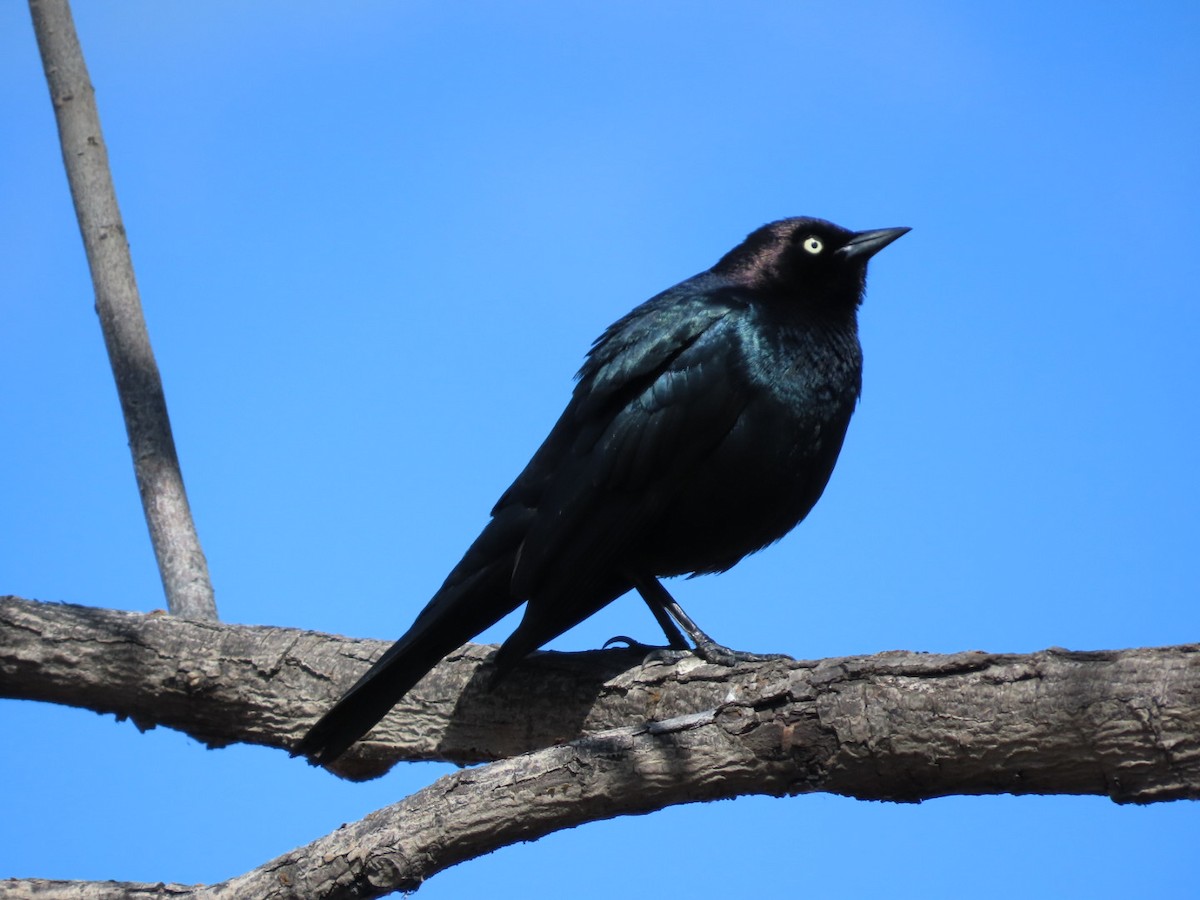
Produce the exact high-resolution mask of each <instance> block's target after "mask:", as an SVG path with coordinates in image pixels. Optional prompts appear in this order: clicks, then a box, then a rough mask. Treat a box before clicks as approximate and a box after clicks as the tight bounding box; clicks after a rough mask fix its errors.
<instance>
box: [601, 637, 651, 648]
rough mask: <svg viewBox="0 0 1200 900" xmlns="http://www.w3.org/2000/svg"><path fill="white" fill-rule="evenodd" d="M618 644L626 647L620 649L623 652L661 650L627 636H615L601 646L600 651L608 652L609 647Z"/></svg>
mask: <svg viewBox="0 0 1200 900" xmlns="http://www.w3.org/2000/svg"><path fill="white" fill-rule="evenodd" d="M617 644H624V645H625V646H623V647H621V648H620V649H622V650H658V649H660V648H659V647H656V646H654V645H653V644H643V643H642V642H641V641H639V640H637V639H636V638H631V637H630V636H629V635H627V634H615V635H613V636H612V637H610V638H609V639H608V640H607V641H605V642H604V643H603V644H601V645H600V649H601V650H607V649H608V648H609V647H613V646H615V645H617Z"/></svg>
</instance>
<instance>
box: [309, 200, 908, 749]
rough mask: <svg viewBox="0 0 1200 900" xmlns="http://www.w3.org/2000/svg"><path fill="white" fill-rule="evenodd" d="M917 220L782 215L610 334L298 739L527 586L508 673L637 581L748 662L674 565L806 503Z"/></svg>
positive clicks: (707, 644)
mask: <svg viewBox="0 0 1200 900" xmlns="http://www.w3.org/2000/svg"><path fill="white" fill-rule="evenodd" d="M908 230H909V229H907V228H885V229H881V230H878V231H859V232H853V231H847V230H846V229H844V228H840V227H838V226H837V225H834V224H833V223H831V222H826V221H824V220H822V219H810V218H795V219H782V220H780V221H778V222H772V223H771V224H769V225H764V226H763V227H762V228H759V229H758V230H757V231H755V232H753V233H752V234H751V235H750V236H749V237H747V238H746V240H745V241H743V242H742V243H741V244H739V245H738V246H737V247H735V248H733V249H732V250H730V251H729V252H728V253H727V254H725V256H723V257H722V258H721V260H720V261H719V262H718V263H717V264H716V265H715V266H713V267H712V268H711V269H709V270H708V271H707V272H703V273H701V274H699V275H696V276H695V277H693V278H689V279H688V280H687V281H684V282H681V283H680V284H677V285H676V286H675V287H673V288H670V289H669V290H666V291H664V292H663V293H661V294H659V295H658V296H656V297H652V298H651V299H650V300H648V301H646V302H645V303H643V304H642V305H641V306H639V307H637V308H636V309H635V310H633V311H632V312H631V313H629V314H628V315H627V316H625V317H624V318H622V319H620V320H619V321H618V322H616V323H615V324H613V325H612V326H611V327H609V329H608V330H607V331H605V332H604V334H602V335H601V336H600V337H599V339H598V340H597V341H596V342H595V344H593V345H592V348H591V351H590V352H589V353H588V355H587V359H586V361H585V362H584V364H583V368H582V369H581V370H580V371H579V374H578V376H577V377H578V384H576V386H575V390H574V393H573V394H572V396H571V401H570V403H568V404H567V408H566V410H565V411H564V412H563V414H562V416H561V418H559V420H558V423H557V424H556V425H555V426H554V428H553V429H552V430H551V432H550V435H549V437H547V438H546V440H545V442H544V443H543V444H542V446H541V447H540V448H539V449H538V451H537V452H536V453H535V454H534V455H533V459H531V460H530V461H529V464H528V465H527V466H526V467H525V470H524V471H523V472H522V473H521V474H520V475H519V476H517V480H516V481H514V482H513V484H512V486H511V487H509V489H508V490H507V491H505V492H504V495H503V496H502V497H501V498H500V501H499V502H498V503H497V504H496V506H495V507H494V508H493V509H492V518H491V521H490V522H488V524H487V526H486V527H485V528H484V529H483V533H482V534H480V535H479V537H478V538H476V539H475V543H473V544H472V545H471V547H470V549H468V550H467V553H466V555H465V556H464V557H463V558H462V561H461V562H459V564H458V565H457V566H456V567H455V568H454V570H453V571H452V572H451V573H450V575H449V577H448V578H447V579H446V581H445V583H444V584H443V585H442V587H441V588H440V589H439V590H438V592H437V593H436V594H435V595H434V596H433V599H432V600H430V601H429V604H428V605H427V606H426V607H425V609H423V610H422V611H421V614H420V615H419V616H417V619H416V621H415V622H414V623H413V625H412V627H411V628H409V630H408V632H407V633H406V634H405V635H404V636H403V637H402V638H400V640H398V641H397V642H396V643H395V644H393V645H392V647H391V648H390V649H389V650H388V651H387V652H386V653H384V654H383V656H382V657H380V659H379V661H378V662H376V663H375V665H374V666H372V667H371V669H370V670H369V671H368V672H367V673H366V674H365V675H363V677H362V678H360V679H359V681H358V683H357V684H355V685H354V687H352V688H351V689H350V690H349V691H348V692H347V693H346V695H345V696H344V697H342V699H341V700H340V701H338V703H337V704H336V705H335V706H334V707H333V708H332V709H331V710H330V711H329V712H328V713H326V714H325V716H324V717H323V718H322V719H321V720H320V721H319V722H317V724H316V725H315V726H314V727H313V728H312V730H311V731H310V732H309V733H308V734H307V735H306V736H305V737H304V739H303V740H302V741H301V742H300V743H299V744H298V745H297V747H296V749H295V751H294V754H295V755H305V756H308V757H309V758H310V760H311V761H312V762H313V763H315V764H317V763H328V762H331V761H332V760H334V759H336V758H337V757H339V756H340V755H341V754H342V753H343V752H345V750H346V749H347V748H348V747H349V746H350V745H351V744H353V743H354V742H355V741H356V740H358V739H359V738H360V737H361V736H362V735H363V734H365V733H366V732H367V731H368V730H369V729H370V728H371V727H372V726H374V725H375V724H376V723H377V722H378V721H379V720H380V719H382V718H383V717H384V715H386V714H387V712H388V710H390V709H391V708H392V706H393V705H395V703H396V702H397V701H398V700H399V699H400V698H401V697H402V696H403V695H404V694H405V693H407V692H408V691H409V689H410V688H412V687H413V685H415V684H416V683H417V681H418V680H420V678H421V677H422V676H423V675H425V673H427V672H428V671H429V670H430V669H432V668H433V667H434V665H436V664H437V662H438V661H439V660H440V659H442V657H444V656H445V655H446V654H448V653H450V652H451V651H453V650H455V649H456V648H458V647H459V646H461V645H462V644H464V643H466V642H467V641H468V640H470V639H471V638H472V637H474V636H475V635H477V634H478V633H479V632H481V631H483V630H484V629H485V628H487V627H488V626H489V625H492V624H493V623H495V622H497V621H498V620H499V619H501V618H502V617H503V616H505V615H507V614H508V613H509V612H511V611H512V610H514V609H516V607H517V606H519V605H520V604H521V603H522V602H524V603H526V604H527V605H526V608H525V615H524V618H523V619H522V620H521V624H520V626H519V627H518V628H517V630H516V631H514V632H513V634H512V636H511V637H509V638H508V640H506V641H505V642H504V644H503V645H502V646H501V648H500V650H499V652H498V653H497V654H496V656H495V666H496V672H497V676H499V675H501V674H503V673H504V672H506V671H508V670H509V669H511V668H512V667H513V666H514V665H515V664H516V663H518V662H519V661H520V660H521V659H522V658H523V657H525V656H526V655H527V654H529V653H531V652H532V651H534V650H536V649H537V648H538V647H540V646H541V645H542V644H544V643H546V642H547V641H549V640H550V639H551V638H554V637H556V636H557V635H559V634H562V633H563V632H564V631H566V630H567V629H568V628H571V627H572V626H574V625H576V624H578V623H579V622H582V621H583V620H584V619H586V618H587V617H588V616H590V615H592V614H593V613H595V612H596V611H598V610H599V609H601V608H602V607H603V606H605V605H607V604H608V603H610V602H612V601H613V600H615V599H616V598H617V597H619V596H621V595H622V594H624V593H626V592H627V591H629V590H630V589H631V588H634V589H636V590H637V591H638V592H639V593H640V594H641V595H642V597H643V598H644V599H645V601H646V603H647V604H648V605H649V606H650V609H651V611H653V612H654V615H655V618H656V619H657V620H658V622H659V624H660V625H661V626H662V628H663V631H664V633H665V634H666V635H667V639H668V641H669V642H670V644H671V646H672V647H675V648H686V647H687V644H686V643H685V642H684V640H683V638H682V636H681V635H680V633H679V629H678V628H676V627H675V624H674V623H678V625H679V627H680V628H682V629H683V630H684V631H686V632H687V633H688V635H689V636H690V637H691V638H692V640H693V642H694V643H695V645H696V646H695V651H696V652H697V653H698V654H699V655H700V656H702V657H704V658H705V659H707V660H710V661H713V662H721V663H725V664H729V663H731V662H733V661H735V660H737V659H739V658H742V657H744V656H750V655H749V654H737V653H734V652H732V651H730V650H728V649H727V648H725V647H722V646H720V645H719V644H716V643H715V642H714V641H713V640H712V639H711V638H709V637H708V636H707V635H705V634H704V632H702V631H700V629H699V628H697V627H696V626H695V624H694V623H693V622H692V621H691V619H689V618H688V617H687V616H686V615H685V614H684V613H683V610H681V609H680V608H679V606H678V604H676V603H675V601H674V600H673V599H672V598H671V596H670V595H669V594H668V593H667V591H666V589H665V588H663V586H662V585H661V584H660V583H659V581H658V577H659V576H668V575H683V574H692V575H699V574H702V573H707V572H723V571H725V570H726V569H729V568H730V567H731V566H733V565H734V564H735V563H737V562H738V561H739V560H740V559H741V558H742V557H744V556H746V555H747V554H749V553H753V552H755V551H756V550H760V549H762V548H763V547H766V546H767V545H768V544H771V543H774V542H775V541H777V540H779V539H780V538H781V537H783V536H784V535H785V534H787V532H789V531H790V530H791V529H792V528H793V527H794V526H795V525H796V524H797V523H798V522H800V520H801V519H803V518H804V517H805V516H806V515H807V514H808V511H809V510H810V509H812V507H813V504H815V503H816V502H817V499H818V498H819V497H820V496H821V492H822V491H823V490H824V489H825V484H826V482H827V481H828V480H829V476H830V474H831V473H832V472H833V466H834V463H835V462H836V461H837V456H838V452H839V451H840V450H841V447H842V440H843V438H844V437H845V435H846V426H847V425H848V424H849V422H850V415H851V413H852V412H853V411H854V407H855V404H856V403H857V401H858V397H859V392H860V389H861V386H862V349H861V347H860V346H859V342H858V324H857V312H858V306H859V304H860V303H861V302H862V297H863V290H864V287H865V282H866V272H867V260H869V259H870V258H871V257H872V256H873V255H874V254H875V253H877V252H878V251H880V250H882V249H883V248H884V247H886V246H887V245H888V244H890V243H891V242H892V241H894V240H896V238H898V237H900V236H901V235H903V234H905V233H906V232H907V231H908Z"/></svg>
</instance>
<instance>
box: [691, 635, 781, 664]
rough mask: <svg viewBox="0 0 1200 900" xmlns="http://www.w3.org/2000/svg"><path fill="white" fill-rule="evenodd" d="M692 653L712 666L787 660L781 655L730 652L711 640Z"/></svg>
mask: <svg viewBox="0 0 1200 900" xmlns="http://www.w3.org/2000/svg"><path fill="white" fill-rule="evenodd" d="M693 652H694V653H695V654H696V655H697V656H698V657H700V658H701V659H702V660H704V661H705V662H706V663H711V664H712V665H714V666H736V665H737V664H738V663H746V662H769V661H771V660H773V659H786V658H787V656H786V654H783V653H747V652H746V651H744V650H730V649H729V648H728V647H726V646H724V645H723V644H718V643H717V642H716V641H713V640H708V641H702V642H700V643H698V644H697V645H696V649H695V650H694V651H693Z"/></svg>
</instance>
